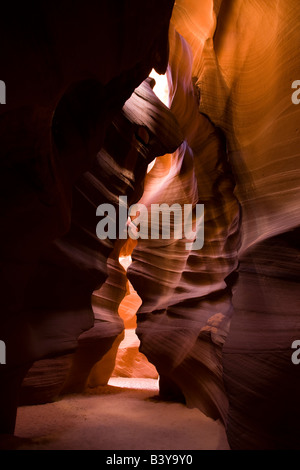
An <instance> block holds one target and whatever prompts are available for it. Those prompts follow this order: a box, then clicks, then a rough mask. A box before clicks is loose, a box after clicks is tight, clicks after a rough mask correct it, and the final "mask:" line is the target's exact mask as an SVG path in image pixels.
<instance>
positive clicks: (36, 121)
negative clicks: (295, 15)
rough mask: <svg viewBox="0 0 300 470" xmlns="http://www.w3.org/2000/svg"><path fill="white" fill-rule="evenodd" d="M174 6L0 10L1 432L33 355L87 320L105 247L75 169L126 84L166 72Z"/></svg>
mask: <svg viewBox="0 0 300 470" xmlns="http://www.w3.org/2000/svg"><path fill="white" fill-rule="evenodd" d="M173 3H174V2H173V1H172V0H166V1H164V2H161V1H159V2H158V1H154V2H153V1H151V2H143V4H141V3H140V2H138V1H133V2H132V1H126V2H123V3H122V5H121V7H120V5H118V6H117V5H116V4H114V3H112V2H110V1H103V2H94V1H89V2H82V1H80V0H77V1H76V2H69V1H64V2H56V1H55V2H43V3H40V2H33V4H32V6H31V8H28V6H27V4H22V5H18V8H17V9H16V8H15V6H14V4H13V3H10V4H6V5H5V6H3V8H2V12H1V15H2V17H3V18H5V21H3V25H2V26H1V31H0V40H1V44H6V47H4V48H3V50H1V66H2V69H1V70H2V71H3V75H2V76H1V79H2V80H3V81H4V82H5V84H6V91H7V96H6V98H7V99H6V103H7V104H6V105H1V108H0V113H1V114H0V118H1V122H0V139H1V149H0V152H1V171H0V175H1V176H0V178H1V279H0V285H1V325H0V333H1V340H3V341H5V343H6V348H7V364H6V365H3V367H1V371H0V374H1V376H0V380H1V387H0V389H1V392H0V406H1V421H0V431H1V432H11V431H12V430H13V427H14V417H15V412H16V404H17V402H18V391H19V388H20V383H21V381H22V379H23V377H24V375H25V374H26V371H27V370H28V368H29V367H30V366H31V364H32V362H33V361H36V360H38V359H42V358H44V357H46V356H49V355H53V354H56V355H57V354H64V353H69V352H70V351H74V349H75V348H76V346H77V338H78V337H79V336H80V335H81V334H82V333H83V332H84V331H86V330H88V329H90V328H92V327H93V324H94V315H93V310H92V307H91V295H92V293H93V291H94V290H95V289H97V288H99V287H100V286H101V284H103V282H104V281H105V279H106V277H107V273H106V259H107V257H108V255H109V253H110V251H112V246H107V245H105V244H103V243H100V241H99V240H97V239H96V234H95V211H94V209H95V207H94V206H93V203H91V201H89V200H87V197H86V196H89V195H91V194H92V193H93V187H94V186H93V184H91V186H89V185H88V186H89V187H88V190H87V192H86V191H85V189H86V184H87V181H88V179H89V175H86V176H82V175H83V174H84V173H85V172H86V171H88V170H90V169H91V167H92V166H93V164H94V162H95V159H96V156H97V154H98V152H99V151H100V149H101V148H102V146H103V143H104V137H105V133H106V130H107V128H108V126H109V125H110V123H111V121H112V119H113V117H114V116H115V114H116V113H118V112H119V111H120V110H121V108H122V107H123V105H124V103H125V101H126V100H127V99H128V98H129V97H130V95H131V93H132V92H133V91H134V89H135V88H136V87H137V86H138V85H139V84H140V83H141V82H142V81H143V80H144V79H145V78H146V77H147V76H148V74H149V72H150V71H151V69H152V68H153V67H154V68H156V69H157V71H158V72H159V73H161V72H164V71H165V69H166V66H167V62H168V25H169V19H170V15H171V11H172V7H173ZM158 9H159V10H158ZM157 11H159V12H160V14H159V15H158V14H157ZM12 58H13V60H12ZM1 73H2V72H1ZM100 203H101V200H100V201H97V205H98V204H100Z"/></svg>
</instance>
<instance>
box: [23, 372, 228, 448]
mask: <svg viewBox="0 0 300 470" xmlns="http://www.w3.org/2000/svg"><path fill="white" fill-rule="evenodd" d="M157 393H158V382H157V380H153V379H138V380H137V379H122V378H112V379H111V380H110V381H109V385H108V386H106V387H101V389H97V390H94V391H93V392H91V393H89V394H84V395H69V396H65V397H63V398H61V399H59V400H58V401H56V402H54V403H48V404H45V405H37V406H24V407H20V408H19V409H18V415H17V424H16V436H18V438H19V439H15V441H14V448H15V449H24V450H27V449H28V450H29V449H30V450H31V449H33V450H179V449H180V450H227V449H229V447H228V443H227V439H226V434H225V430H224V427H223V425H222V424H221V423H220V422H219V421H213V420H211V419H209V418H207V417H206V416H205V415H204V414H203V413H201V412H200V411H199V410H197V409H188V408H187V407H186V406H184V405H182V404H178V403H168V402H162V401H160V400H158V397H157Z"/></svg>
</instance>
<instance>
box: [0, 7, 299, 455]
mask: <svg viewBox="0 0 300 470" xmlns="http://www.w3.org/2000/svg"><path fill="white" fill-rule="evenodd" d="M173 3H174V2H173V1H171V0H170V1H164V2H161V1H160V2H158V1H153V0H151V2H150V1H149V2H142V3H141V2H138V1H135V0H134V1H132V2H127V1H126V2H123V3H122V8H120V6H119V5H118V6H117V5H115V4H114V3H112V2H108V1H103V2H98V3H95V2H88V4H89V6H90V8H87V3H85V4H83V3H82V2H81V1H79V0H78V1H76V2H75V3H74V2H73V3H72V5H73V6H72V9H70V4H69V2H52V3H51V5H50V3H49V2H46V3H43V4H41V5H39V6H38V5H37V6H36V11H35V15H31V14H30V13H29V12H28V11H27V9H26V7H25V6H21V7H20V10H19V12H18V15H15V11H12V10H13V8H12V7H11V6H6V11H5V12H4V16H5V18H6V23H5V24H4V27H3V29H1V31H0V40H1V43H4V42H5V43H9V44H10V47H9V48H7V49H6V50H5V51H4V53H3V57H1V63H2V64H3V66H4V67H3V70H4V72H3V73H4V75H3V76H1V77H0V78H1V79H3V80H5V82H6V84H7V103H8V104H7V105H6V107H3V106H2V105H1V107H0V139H1V148H0V153H1V163H0V164H1V172H0V175H1V176H0V178H1V206H2V207H1V208H3V210H2V215H1V227H3V230H2V234H1V248H2V249H1V266H2V271H1V279H0V281H1V282H0V285H1V302H2V307H1V309H2V310H1V311H2V312H3V315H2V316H1V317H2V318H1V329H0V339H1V340H5V341H6V343H7V358H8V365H7V366H3V367H2V365H1V370H0V374H1V375H0V379H1V388H0V406H1V407H2V408H1V413H2V415H1V420H0V432H12V431H13V426H14V415H15V411H16V404H17V392H18V390H19V389H20V385H21V382H22V379H23V377H24V376H25V375H26V373H27V371H28V369H29V368H30V366H31V364H32V363H33V362H34V361H36V362H35V365H34V367H33V368H32V369H31V371H30V373H29V374H28V375H27V377H26V380H25V381H24V384H23V399H24V401H26V400H27V402H28V401H30V390H31V391H33V395H34V397H33V401H35V402H38V401H39V400H40V401H42V400H41V395H42V394H43V393H45V394H46V395H47V396H46V401H47V400H50V398H51V397H50V395H51V394H57V393H61V392H62V391H63V392H64V393H67V392H72V391H76V392H78V391H82V390H84V389H85V388H86V387H89V388H97V387H98V386H99V385H100V386H102V385H105V384H106V383H107V380H108V378H109V377H110V376H111V374H113V373H114V371H116V370H117V369H115V361H116V358H117V367H118V357H119V359H120V361H119V364H121V363H122V361H123V358H124V357H126V354H125V355H124V356H122V351H119V353H118V351H117V348H118V346H119V344H120V342H121V341H122V340H123V338H124V320H125V323H126V322H128V323H127V326H129V328H130V329H131V330H132V328H134V327H135V324H133V323H134V320H133V317H132V312H131V310H130V309H131V308H132V306H130V302H129V304H128V305H129V306H128V308H129V310H130V312H127V313H126V314H124V312H123V315H122V307H121V306H122V302H123V301H124V298H125V299H126V296H127V300H128V301H129V296H128V294H129V290H128V279H129V280H130V282H131V283H132V286H133V288H134V289H135V291H136V292H137V295H138V296H139V297H140V299H141V302H142V303H141V305H140V307H139V311H138V315H137V334H138V337H139V340H140V350H141V352H142V353H143V354H144V355H145V356H146V357H147V358H148V360H149V361H150V362H151V363H152V364H154V366H155V367H156V369H157V371H158V373H159V377H160V394H161V396H162V397H163V398H165V399H171V400H173V399H176V400H180V401H184V402H185V403H186V404H187V405H188V406H189V407H191V408H194V407H196V408H199V409H201V411H203V412H204V413H205V414H206V415H208V416H210V417H213V418H216V419H217V418H221V419H222V420H223V422H224V423H225V425H226V430H227V435H228V439H229V443H230V446H231V448H233V449H245V448H246V449H263V448H267V449H280V448H299V442H298V440H297V429H298V423H299V420H300V416H299V413H300V407H299V405H298V399H297V390H298V388H299V385H300V383H299V380H300V379H299V369H297V366H295V365H294V364H293V363H292V361H291V354H292V351H291V345H292V343H293V341H294V340H298V339H300V326H299V307H300V299H299V294H298V291H299V241H298V240H299V226H300V215H299V196H298V194H299V186H300V185H299V176H300V168H299V144H300V133H299V124H300V119H299V118H300V115H299V112H300V106H298V107H297V106H295V105H294V104H293V103H292V100H291V96H292V89H291V85H292V82H293V81H294V80H296V79H299V78H300V66H299V64H300V62H299V58H298V54H299V46H300V35H299V32H298V23H299V21H300V6H299V3H298V2H297V0H278V1H277V2H276V4H271V3H270V2H268V1H267V0H252V1H248V0H247V1H245V0H244V1H242V0H226V1H225V0H202V1H201V2H199V1H196V0H176V3H175V6H174V9H173V15H172V20H171V28H170V29H169V20H170V15H171V10H172V7H173ZM57 11H59V13H60V14H59V15H58V14H57ZM158 12H159V14H158ZM99 18H101V19H102V21H101V25H100V24H99ZM66 25H68V28H67V27H66ZM168 37H169V41H168ZM4 39H5V41H4ZM75 51H76V53H75ZM169 52H170V55H169ZM12 56H13V57H14V58H15V61H14V63H13V64H17V66H16V65H13V64H12V62H11V57H12ZM168 56H169V62H168ZM16 67H17V69H16ZM152 67H155V69H156V70H157V71H158V72H159V73H164V72H165V70H166V69H167V77H168V83H169V107H170V109H167V108H166V106H164V105H163V104H162V103H161V102H160V100H159V99H157V98H156V97H155V95H154V93H153V91H152V86H153V82H152V81H151V79H146V77H147V76H148V74H149V72H150V70H151V68H152ZM19 78H21V79H20V80H19ZM139 85H140V86H139ZM137 87H138V88H137ZM134 89H135V93H133V94H132V92H133V90H134ZM129 98H130V99H129ZM156 157H159V158H156ZM155 158H156V161H155V164H154V166H153V168H152V169H151V171H150V172H149V173H148V174H147V169H148V164H149V163H150V162H153V161H154V160H155ZM120 195H126V196H127V197H128V204H129V205H130V204H132V203H135V202H137V201H139V202H141V203H143V204H144V205H145V206H146V207H147V208H148V209H150V208H151V205H152V204H163V203H165V204H169V205H170V206H172V204H174V203H177V204H180V205H181V207H182V206H183V205H184V204H191V205H192V206H193V207H194V211H193V224H194V228H195V226H196V225H197V222H199V220H197V218H196V216H197V211H196V206H197V204H204V207H205V210H204V246H203V247H202V249H195V247H194V248H193V246H191V241H192V237H191V234H190V233H189V234H185V236H184V237H180V238H179V239H176V237H175V238H173V239H172V238H171V239H169V240H166V239H147V240H146V239H140V240H138V241H137V243H136V242H135V243H133V242H126V243H125V241H123V240H119V241H117V242H116V243H114V242H113V241H110V240H108V241H107V240H99V239H98V238H97V236H96V224H97V219H96V216H95V212H96V207H97V206H98V205H99V204H101V203H103V202H109V203H111V204H113V205H114V207H115V208H116V209H117V211H118V210H119V207H118V197H119V196H120ZM2 202H3V203H2ZM149 213H150V220H152V221H153V219H154V217H152V213H151V211H149ZM171 225H172V227H171V228H172V230H173V231H174V230H176V229H178V225H177V224H176V219H175V216H174V217H173V218H171ZM179 225H180V224H179ZM158 228H159V229H160V231H162V229H163V226H162V221H160V224H159V226H158ZM187 243H189V246H188V247H187V246H186V244H187ZM128 255H132V259H133V263H132V264H131V265H130V267H129V268H128V271H127V275H126V271H125V270H124V269H123V268H122V266H121V264H120V262H119V257H122V256H128ZM124 305H126V302H125V303H124V304H123V307H124ZM126 315H127V316H126ZM129 317H130V318H129ZM125 326H126V325H125ZM125 337H126V334H125ZM127 338H128V332H127ZM131 344H135V343H131ZM134 348H136V346H135V345H134V347H133V349H134ZM127 352H128V353H129V352H130V351H127ZM131 352H133V351H131ZM135 353H136V350H135V352H134V354H135ZM129 356H130V354H129ZM134 357H136V356H133V357H132V356H130V360H129V359H128V358H127V360H126V359H125V360H126V366H127V367H128V365H129V364H130V361H132V362H131V363H133V364H134ZM48 361H49V362H48ZM54 364H56V365H57V368H58V369H59V373H58V374H55V373H53V369H54ZM298 367H300V366H298ZM45 368H46V369H47V368H48V369H49V375H48V377H47V379H46V378H45V380H42V379H41V378H40V377H41V374H42V371H43V370H45ZM152 370H153V369H152ZM127 372H128V373H129V374H130V370H129V369H128V371H127ZM52 374H53V375H52ZM51 377H52V378H51ZM50 382H51V385H50ZM4 385H5V386H4ZM61 387H62V388H61ZM50 392H51V393H50ZM31 399H32V397H31Z"/></svg>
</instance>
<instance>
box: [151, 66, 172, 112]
mask: <svg viewBox="0 0 300 470" xmlns="http://www.w3.org/2000/svg"><path fill="white" fill-rule="evenodd" d="M149 77H151V78H154V80H155V82H156V85H155V87H154V88H153V91H154V93H155V94H156V96H157V98H159V99H160V101H162V102H163V103H164V104H165V105H166V106H167V107H168V108H169V86H168V79H167V75H166V74H165V75H159V74H158V73H157V72H155V70H154V69H153V70H152V71H151V73H150V75H149Z"/></svg>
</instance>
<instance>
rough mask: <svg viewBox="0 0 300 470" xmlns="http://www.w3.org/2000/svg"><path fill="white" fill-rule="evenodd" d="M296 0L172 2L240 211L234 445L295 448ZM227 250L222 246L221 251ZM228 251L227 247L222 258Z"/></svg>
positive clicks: (299, 39)
mask: <svg viewBox="0 0 300 470" xmlns="http://www.w3.org/2000/svg"><path fill="white" fill-rule="evenodd" d="M299 19H300V7H299V3H298V2H297V1H285V0H280V1H278V2H276V4H273V3H272V4H271V3H270V2H267V1H251V2H250V1H239V0H233V1H225V0H224V1H214V2H213V1H211V0H207V1H203V2H193V1H188V0H179V1H177V2H176V5H175V8H174V13H173V17H172V21H173V23H174V25H175V27H176V29H177V31H178V32H179V33H181V34H182V36H183V37H184V38H185V40H186V41H187V42H188V43H189V46H190V47H191V50H192V59H193V72H192V74H193V77H194V82H195V84H196V87H197V90H198V94H199V112H200V113H202V114H203V115H206V116H207V117H208V118H209V119H210V121H211V122H212V123H213V124H214V126H216V127H218V128H220V129H221V130H222V132H223V133H224V136H225V138H226V146H227V153H228V162H229V165H230V167H231V170H232V173H233V176H234V182H235V190H234V194H235V196H236V197H237V200H238V202H239V204H240V206H241V227H240V234H241V247H240V249H239V263H240V269H239V278H238V281H237V283H236V285H235V287H234V291H233V300H232V305H233V317H232V318H233V319H232V323H231V327H230V332H229V334H228V336H227V339H226V341H225V346H224V350H223V358H222V361H221V363H222V364H223V366H224V368H225V369H224V378H225V387H226V395H227V397H228V399H229V415H228V418H227V420H226V423H227V433H228V437H229V442H230V445H231V446H232V448H237V449H243V448H247V449H249V448H250V449H255V448H262V449H263V448H270V449H276V448H299V442H297V437H296V435H297V426H298V422H299V405H298V403H297V389H298V387H299V370H298V369H297V367H296V366H295V365H293V364H292V361H291V355H292V350H291V345H292V343H293V341H294V340H295V339H296V338H299V337H300V326H299V307H300V302H299V296H298V290H299V287H298V281H299V275H298V272H299V242H298V236H297V235H298V234H299V230H298V229H297V230H294V229H295V228H297V227H299V223H300V220H299V177H300V167H299V144H300V140H299V139H300V134H299V123H300V108H299V107H297V106H295V105H294V104H293V103H292V100H291V96H292V88H291V87H292V83H293V82H294V80H296V79H297V77H299V74H300V61H299V45H300V35H299V31H298V26H297V25H298V24H299ZM225 252H226V253H228V247H227V248H226V249H225ZM229 252H230V251H229Z"/></svg>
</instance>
